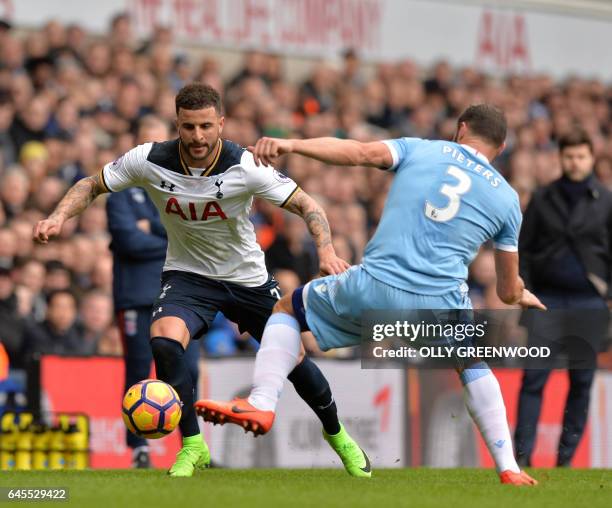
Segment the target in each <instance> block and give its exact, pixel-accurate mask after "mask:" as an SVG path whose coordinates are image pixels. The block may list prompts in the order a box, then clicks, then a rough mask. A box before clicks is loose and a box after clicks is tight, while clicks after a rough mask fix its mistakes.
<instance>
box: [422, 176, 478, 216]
mask: <svg viewBox="0 0 612 508" xmlns="http://www.w3.org/2000/svg"><path fill="white" fill-rule="evenodd" d="M446 174H448V175H451V176H452V177H453V178H456V179H457V183H456V184H455V185H449V184H447V183H445V184H444V185H443V186H442V187H441V188H440V193H442V194H444V195H445V196H446V197H447V198H448V205H446V206H445V207H444V208H436V207H435V206H433V205H432V204H431V203H430V202H429V201H426V202H425V215H426V216H427V218H428V219H431V220H435V221H436V222H446V221H449V220H451V219H452V218H453V217H454V216H455V215H457V212H458V211H459V207H460V206H461V196H462V195H463V194H465V193H466V192H467V191H469V190H470V187H471V186H472V180H471V178H470V177H469V176H468V175H466V174H465V173H464V172H463V171H462V170H461V169H459V168H458V167H457V166H449V167H448V169H447V170H446Z"/></svg>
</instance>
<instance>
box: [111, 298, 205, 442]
mask: <svg viewBox="0 0 612 508" xmlns="http://www.w3.org/2000/svg"><path fill="white" fill-rule="evenodd" d="M117 323H118V325H119V330H120V332H121V338H122V339H123V358H124V361H125V390H126V391H127V389H128V388H129V387H130V386H132V385H133V384H135V383H138V381H142V380H143V379H147V378H148V377H149V374H150V372H151V363H152V362H153V354H152V353H151V345H150V344H149V340H150V334H149V328H150V326H151V307H137V308H134V309H127V310H121V311H119V312H118V314H117ZM199 357H200V341H196V340H192V341H190V343H189V346H188V347H187V350H186V351H185V359H186V361H187V364H188V366H189V372H190V373H191V377H192V378H193V382H194V384H195V385H196V386H197V381H198V359H199ZM126 442H127V445H128V446H129V447H130V448H132V449H134V448H137V447H139V446H145V445H146V444H147V440H146V439H144V438H142V437H139V436H136V435H135V434H132V433H131V432H130V431H129V430H127V429H126Z"/></svg>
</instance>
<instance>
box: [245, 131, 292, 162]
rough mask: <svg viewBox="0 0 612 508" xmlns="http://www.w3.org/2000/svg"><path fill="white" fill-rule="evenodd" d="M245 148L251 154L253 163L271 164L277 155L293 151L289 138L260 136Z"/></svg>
mask: <svg viewBox="0 0 612 508" xmlns="http://www.w3.org/2000/svg"><path fill="white" fill-rule="evenodd" d="M247 150H248V151H249V152H251V153H252V154H253V159H254V160H255V164H257V165H258V166H259V165H263V166H271V165H273V163H274V161H275V160H276V159H277V158H278V157H280V156H281V155H284V154H286V153H291V152H292V151H293V143H292V141H291V140H290V139H279V138H261V139H259V140H257V143H255V146H249V147H247Z"/></svg>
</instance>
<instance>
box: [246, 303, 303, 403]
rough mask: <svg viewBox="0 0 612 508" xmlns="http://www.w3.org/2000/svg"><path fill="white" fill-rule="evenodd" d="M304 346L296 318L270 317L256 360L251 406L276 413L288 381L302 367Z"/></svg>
mask: <svg viewBox="0 0 612 508" xmlns="http://www.w3.org/2000/svg"><path fill="white" fill-rule="evenodd" d="M301 344H302V339H301V337H300V325H299V324H298V322H297V320H296V319H295V318H294V317H293V316H290V315H289V314H285V313H284V312H277V313H275V314H272V316H270V319H268V322H267V324H266V328H265V330H264V333H263V337H262V338H261V346H260V347H259V351H258V352H257V357H256V358H255V373H254V374H253V389H252V390H251V394H250V395H249V399H248V400H249V404H251V405H252V406H255V407H256V408H257V409H260V410H262V411H274V410H275V409H276V404H277V403H278V399H279V398H280V394H281V392H282V391H283V384H284V383H285V379H286V378H287V376H288V375H289V373H290V372H291V371H292V370H293V369H294V368H295V366H296V365H297V363H298V358H299V355H300V346H301Z"/></svg>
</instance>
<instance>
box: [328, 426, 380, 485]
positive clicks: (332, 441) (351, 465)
mask: <svg viewBox="0 0 612 508" xmlns="http://www.w3.org/2000/svg"><path fill="white" fill-rule="evenodd" d="M323 439H325V441H327V442H328V443H329V445H330V446H331V447H332V448H333V449H334V451H335V452H336V453H337V454H338V456H339V457H340V460H342V464H344V469H346V472H347V473H348V474H350V475H351V476H356V477H358V478H371V477H372V468H371V466H370V459H369V458H368V456H367V455H366V453H365V452H364V451H363V450H362V449H361V448H360V447H359V445H358V444H357V443H356V442H355V440H354V439H353V438H352V437H351V436H349V433H348V432H347V431H346V430H345V428H344V425H342V424H340V432H338V433H337V434H335V435H333V436H330V435H329V434H328V433H327V432H325V430H323Z"/></svg>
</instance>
